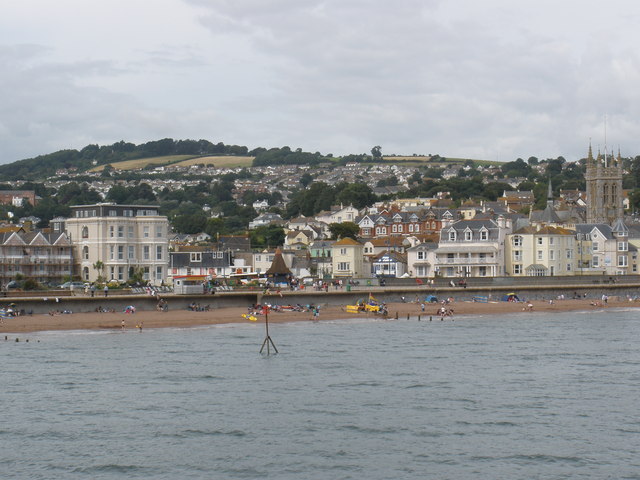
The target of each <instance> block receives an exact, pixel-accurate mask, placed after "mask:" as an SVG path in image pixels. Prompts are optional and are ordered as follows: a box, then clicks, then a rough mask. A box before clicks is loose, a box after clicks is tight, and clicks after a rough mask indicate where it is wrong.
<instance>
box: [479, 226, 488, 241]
mask: <svg viewBox="0 0 640 480" xmlns="http://www.w3.org/2000/svg"><path fill="white" fill-rule="evenodd" d="M488 239H489V231H488V230H487V229H486V228H484V227H483V228H482V229H481V230H480V240H488Z"/></svg>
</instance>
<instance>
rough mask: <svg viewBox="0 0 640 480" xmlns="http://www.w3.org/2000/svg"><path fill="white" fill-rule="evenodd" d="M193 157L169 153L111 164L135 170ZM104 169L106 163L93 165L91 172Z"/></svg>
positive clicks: (122, 168) (117, 167) (118, 168)
mask: <svg viewBox="0 0 640 480" xmlns="http://www.w3.org/2000/svg"><path fill="white" fill-rule="evenodd" d="M190 158H193V155H167V156H164V157H147V158H136V159H135V160H125V161H124V162H115V163H111V164H110V165H111V166H112V167H113V168H115V169H117V170H135V169H137V168H145V167H146V166H147V165H154V166H156V167H160V166H162V165H169V164H174V163H176V162H179V161H181V160H188V159H190ZM103 169H104V165H99V166H97V167H93V168H92V169H91V170H89V171H90V172H100V171H102V170H103Z"/></svg>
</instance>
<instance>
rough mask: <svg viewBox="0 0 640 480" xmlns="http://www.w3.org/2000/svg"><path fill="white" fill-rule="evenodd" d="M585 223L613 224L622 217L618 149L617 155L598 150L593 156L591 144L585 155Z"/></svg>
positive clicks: (620, 169) (620, 159) (620, 171)
mask: <svg viewBox="0 0 640 480" xmlns="http://www.w3.org/2000/svg"><path fill="white" fill-rule="evenodd" d="M585 179H586V181H587V223H605V224H607V225H613V224H614V223H615V222H616V220H618V219H622V217H623V215H624V210H623V206H622V157H621V156H620V150H618V157H617V158H614V156H613V152H611V155H610V156H608V155H607V153H606V150H605V154H604V156H602V155H600V152H598V157H597V158H595V159H594V158H593V152H592V150H591V144H589V154H588V155H587V172H586V175H585Z"/></svg>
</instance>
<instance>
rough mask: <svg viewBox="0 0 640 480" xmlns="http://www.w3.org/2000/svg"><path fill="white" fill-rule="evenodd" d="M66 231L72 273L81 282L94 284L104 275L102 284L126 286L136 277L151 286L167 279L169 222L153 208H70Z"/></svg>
mask: <svg viewBox="0 0 640 480" xmlns="http://www.w3.org/2000/svg"><path fill="white" fill-rule="evenodd" d="M65 228H66V231H67V233H68V235H69V237H70V238H71V241H72V242H73V245H74V252H75V254H74V258H75V261H76V269H77V270H76V271H77V272H79V275H80V277H81V278H82V280H83V281H88V282H95V281H97V280H98V276H102V277H103V278H104V279H105V280H106V281H111V280H115V281H118V282H126V281H127V280H129V279H130V278H132V277H133V276H134V275H135V274H136V273H141V274H142V278H143V280H144V281H148V282H151V283H152V284H154V285H160V284H161V283H162V282H163V281H165V279H166V277H167V268H168V264H169V220H168V219H167V217H165V216H163V215H160V214H159V213H158V207H157V206H155V205H116V204H113V203H99V204H96V205H79V206H73V207H71V217H70V218H68V219H67V220H66V222H65ZM100 262H101V263H100ZM100 265H101V266H102V267H101V268H100V269H98V268H96V266H100Z"/></svg>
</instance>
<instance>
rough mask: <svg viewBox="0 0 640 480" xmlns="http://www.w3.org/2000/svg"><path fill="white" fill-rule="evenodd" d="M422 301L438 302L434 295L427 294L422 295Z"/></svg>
mask: <svg viewBox="0 0 640 480" xmlns="http://www.w3.org/2000/svg"><path fill="white" fill-rule="evenodd" d="M424 301H425V302H427V303H438V297H436V296H435V295H427V296H426V297H424Z"/></svg>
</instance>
